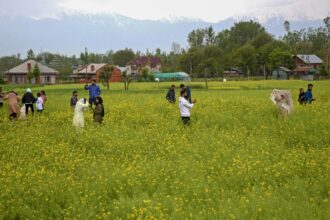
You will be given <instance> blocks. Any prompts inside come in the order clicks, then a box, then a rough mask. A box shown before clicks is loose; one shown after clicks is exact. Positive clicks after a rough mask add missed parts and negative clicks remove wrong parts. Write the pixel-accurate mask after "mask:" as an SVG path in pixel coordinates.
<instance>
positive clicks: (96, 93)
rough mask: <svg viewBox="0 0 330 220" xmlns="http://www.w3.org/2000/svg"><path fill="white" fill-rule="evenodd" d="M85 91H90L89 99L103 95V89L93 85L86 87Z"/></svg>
mask: <svg viewBox="0 0 330 220" xmlns="http://www.w3.org/2000/svg"><path fill="white" fill-rule="evenodd" d="M85 89H86V90H88V91H89V97H91V98H95V97H96V96H99V95H101V89H100V87H99V86H98V85H96V84H94V85H93V84H92V85H89V86H88V85H86V86H85Z"/></svg>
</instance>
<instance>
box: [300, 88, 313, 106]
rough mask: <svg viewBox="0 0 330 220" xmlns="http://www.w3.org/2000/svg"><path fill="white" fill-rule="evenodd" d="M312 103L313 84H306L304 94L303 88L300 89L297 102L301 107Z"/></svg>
mask: <svg viewBox="0 0 330 220" xmlns="http://www.w3.org/2000/svg"><path fill="white" fill-rule="evenodd" d="M313 101H315V98H314V97H313V84H308V88H307V90H306V92H304V89H303V88H300V90H299V95H298V102H299V103H300V104H301V105H302V104H311V103H312V102H313Z"/></svg>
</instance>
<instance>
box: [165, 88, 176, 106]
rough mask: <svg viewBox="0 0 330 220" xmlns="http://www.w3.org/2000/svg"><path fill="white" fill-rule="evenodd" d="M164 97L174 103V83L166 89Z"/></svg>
mask: <svg viewBox="0 0 330 220" xmlns="http://www.w3.org/2000/svg"><path fill="white" fill-rule="evenodd" d="M166 99H167V101H168V102H169V103H173V104H174V103H175V101H176V99H175V85H172V86H171V87H170V88H169V90H168V91H167V94H166Z"/></svg>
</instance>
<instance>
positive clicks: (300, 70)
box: [292, 54, 323, 80]
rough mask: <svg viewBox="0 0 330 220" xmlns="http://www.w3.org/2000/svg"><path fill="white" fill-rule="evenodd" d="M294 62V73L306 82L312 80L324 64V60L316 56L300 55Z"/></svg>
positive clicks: (295, 57)
mask: <svg viewBox="0 0 330 220" xmlns="http://www.w3.org/2000/svg"><path fill="white" fill-rule="evenodd" d="M294 61H295V66H296V68H295V69H294V70H293V71H292V72H293V73H294V74H295V75H298V76H299V77H300V78H301V79H305V80H312V79H313V75H314V73H315V72H318V70H319V69H320V68H321V65H322V64H323V60H321V59H320V58H319V57H318V56H316V55H314V54H298V55H296V56H294Z"/></svg>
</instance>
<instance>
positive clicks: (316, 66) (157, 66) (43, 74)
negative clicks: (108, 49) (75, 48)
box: [5, 54, 323, 84]
mask: <svg viewBox="0 0 330 220" xmlns="http://www.w3.org/2000/svg"><path fill="white" fill-rule="evenodd" d="M292 59H293V60H294V63H295V68H294V69H291V70H290V69H288V68H287V67H284V66H280V67H278V68H276V69H273V71H272V75H271V78H272V79H275V80H286V79H289V77H290V76H294V77H296V78H299V79H303V80H313V78H314V76H315V75H317V74H319V72H320V67H321V65H322V64H323V60H321V59H320V58H319V57H318V56H316V55H314V54H298V55H295V56H293V57H292ZM109 66H110V64H106V63H90V64H87V65H79V66H78V65H76V66H73V70H72V74H71V75H70V76H69V82H72V83H85V82H90V81H91V80H92V79H95V80H96V81H97V82H100V81H102V80H101V73H102V71H103V70H104V69H105V68H106V67H109ZM36 67H37V68H38V71H40V73H39V74H38V75H39V76H38V77H32V79H29V73H31V72H33V69H34V68H36ZM142 70H147V71H148V72H149V73H151V74H152V75H153V79H154V80H156V81H174V80H178V81H190V80H191V77H190V74H188V73H185V72H161V70H162V62H161V60H160V58H158V57H155V56H152V57H147V56H141V57H137V58H134V59H132V60H131V61H130V62H128V63H127V64H126V66H124V67H121V66H114V68H113V70H112V73H111V74H109V78H108V81H109V82H122V81H123V79H122V76H123V74H126V75H128V76H131V77H135V78H138V77H141V75H142ZM58 75H59V71H58V70H56V69H53V68H50V67H48V66H47V65H46V64H43V63H42V62H38V61H36V60H34V59H28V60H26V61H24V62H23V63H21V64H19V65H18V66H15V67H13V68H11V69H9V70H8V71H6V72H5V81H6V82H7V83H9V84H29V83H33V84H56V83H58ZM221 75H222V77H227V78H230V77H244V76H246V73H245V72H244V71H242V70H240V69H239V68H237V67H232V68H230V69H227V70H224V71H223V73H222V74H221Z"/></svg>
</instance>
